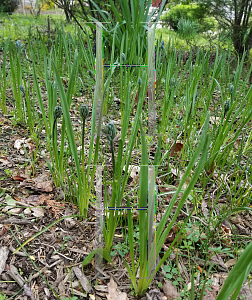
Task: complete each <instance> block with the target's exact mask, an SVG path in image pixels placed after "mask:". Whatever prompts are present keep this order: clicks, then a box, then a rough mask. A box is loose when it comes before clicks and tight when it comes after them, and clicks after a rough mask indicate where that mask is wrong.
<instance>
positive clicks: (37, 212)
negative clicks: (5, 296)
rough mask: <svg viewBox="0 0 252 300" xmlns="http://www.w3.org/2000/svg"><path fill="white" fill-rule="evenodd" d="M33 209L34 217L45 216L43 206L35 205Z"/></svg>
mask: <svg viewBox="0 0 252 300" xmlns="http://www.w3.org/2000/svg"><path fill="white" fill-rule="evenodd" d="M31 210H32V215H33V216H34V217H37V218H39V217H44V215H45V210H44V208H42V207H34V208H32V209H31Z"/></svg>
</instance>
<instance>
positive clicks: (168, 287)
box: [163, 280, 180, 300]
mask: <svg viewBox="0 0 252 300" xmlns="http://www.w3.org/2000/svg"><path fill="white" fill-rule="evenodd" d="M163 291H164V294H165V296H166V297H167V300H174V299H176V298H178V297H180V294H179V292H178V291H177V288H176V287H175V285H173V284H172V282H171V281H169V280H165V283H164V284H163Z"/></svg>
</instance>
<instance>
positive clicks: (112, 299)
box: [107, 277, 129, 300]
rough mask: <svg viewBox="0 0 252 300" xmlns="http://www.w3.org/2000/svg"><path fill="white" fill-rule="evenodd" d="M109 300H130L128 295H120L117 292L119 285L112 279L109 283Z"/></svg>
mask: <svg viewBox="0 0 252 300" xmlns="http://www.w3.org/2000/svg"><path fill="white" fill-rule="evenodd" d="M107 299H108V300H128V299H129V298H128V297H127V294H126V293H124V292H123V293H120V292H118V291H117V284H116V282H115V281H114V279H113V278H112V277H111V278H110V282H109V283H108V295H107Z"/></svg>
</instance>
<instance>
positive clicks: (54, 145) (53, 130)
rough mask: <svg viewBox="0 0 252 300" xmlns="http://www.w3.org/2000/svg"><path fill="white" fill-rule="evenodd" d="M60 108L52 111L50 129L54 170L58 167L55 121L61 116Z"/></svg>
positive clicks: (56, 107)
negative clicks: (51, 126)
mask: <svg viewBox="0 0 252 300" xmlns="http://www.w3.org/2000/svg"><path fill="white" fill-rule="evenodd" d="M62 114H63V113H62V108H61V107H60V106H58V105H57V106H55V108H54V110H53V116H54V121H53V129H52V140H53V149H54V156H55V163H56V168H57V167H58V163H59V160H58V147H57V121H58V119H59V118H60V117H61V116H62Z"/></svg>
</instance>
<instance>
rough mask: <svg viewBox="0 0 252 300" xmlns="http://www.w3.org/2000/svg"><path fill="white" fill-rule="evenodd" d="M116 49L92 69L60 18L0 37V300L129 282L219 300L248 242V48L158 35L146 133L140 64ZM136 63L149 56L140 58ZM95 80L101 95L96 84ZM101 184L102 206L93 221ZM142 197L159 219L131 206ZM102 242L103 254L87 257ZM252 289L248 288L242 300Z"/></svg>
mask: <svg viewBox="0 0 252 300" xmlns="http://www.w3.org/2000/svg"><path fill="white" fill-rule="evenodd" d="M125 40H126V38H125ZM141 46H142V45H141ZM125 50H128V49H127V44H123V45H122V48H121V52H120V54H119V55H117V54H116V52H115V51H114V48H113V47H112V53H106V52H104V61H105V62H106V63H108V64H111V65H110V67H107V68H105V67H104V69H103V71H104V73H103V78H101V77H99V76H98V75H99V73H98V71H97V68H99V62H101V61H102V60H101V55H100V54H99V53H97V52H95V44H94V42H92V41H91V40H90V38H89V35H88V31H86V33H85V34H81V33H80V32H78V33H77V34H76V35H74V34H71V33H70V34H68V33H67V32H66V31H65V30H63V29H62V28H60V27H57V26H56V29H54V28H51V31H50V38H49V37H48V31H44V32H39V31H35V32H34V31H31V32H30V33H29V34H28V39H27V40H26V41H25V40H22V41H19V40H18V41H17V40H15V41H13V40H5V43H4V44H3V48H2V51H1V119H0V122H1V143H0V149H1V160H0V163H1V165H0V178H1V198H0V199H1V215H0V226H1V228H0V229H1V233H0V247H1V248H0V250H1V252H0V253H1V258H2V261H3V262H4V263H3V266H2V265H0V267H1V268H0V271H1V282H0V284H1V290H2V291H3V292H4V293H5V295H7V299H10V298H12V299H25V297H28V298H29V297H30V298H31V299H35V298H42V299H59V298H60V299H64V298H67V299H72V300H73V299H85V298H86V297H89V298H90V299H96V298H97V299H103V298H106V297H107V299H115V298H118V297H119V298H122V299H127V297H128V298H129V299H135V298H136V291H138V296H139V295H140V296H141V297H142V298H143V297H145V298H146V299H150V298H151V299H161V298H162V299H189V298H190V297H191V299H200V298H202V297H203V299H205V300H206V299H215V298H216V297H217V294H218V293H219V291H220V289H221V287H222V285H223V283H224V281H225V280H226V278H227V276H228V273H229V271H230V270H231V269H232V267H233V266H234V264H235V263H236V261H237V259H238V258H239V257H240V255H241V253H242V252H243V250H244V248H245V247H246V246H247V245H248V244H249V242H250V241H251V228H252V225H251V212H250V202H251V196H252V195H251V191H252V190H251V181H252V180H251V178H252V174H251V157H252V156H251V150H252V149H251V139H252V135H251V116H252V111H251V101H252V89H251V83H250V82H249V78H250V73H251V68H250V69H249V68H248V66H247V65H246V64H245V62H244V59H245V57H243V59H242V60H239V61H237V60H236V58H235V57H234V56H233V55H232V53H231V52H230V51H220V52H218V51H216V52H214V53H213V52H207V51H202V50H201V51H200V50H199V51H197V52H195V51H191V52H189V51H185V52H184V51H183V52H182V51H179V50H176V49H175V47H174V44H173V43H172V42H168V43H167V42H165V43H163V42H162V41H161V39H157V40H156V48H155V50H156V106H155V109H156V112H157V117H156V122H157V123H156V124H157V128H156V129H157V130H158V135H155V136H151V135H150V134H149V135H147V134H143V133H144V132H145V133H146V132H148V131H147V126H148V125H149V124H148V123H147V120H148V118H149V120H150V118H151V116H150V114H147V112H148V109H147V104H148V100H147V98H146V92H147V83H148V82H147V70H146V69H144V68H134V67H128V66H127V67H125V68H123V67H119V64H121V65H124V64H125V65H126V64H127V59H128V58H127V56H126V55H125V54H124V53H127V52H126V51H125ZM137 50H138V51H139V50H140V49H137ZM132 51H133V50H132ZM136 53H141V51H139V52H137V51H136ZM95 56H96V60H95ZM133 59H135V58H134V57H133ZM137 59H139V60H140V61H141V63H146V62H147V56H144V54H143V53H142V56H140V55H139V56H138V57H137V56H136V60H137ZM115 62H116V63H115ZM95 64H96V70H95ZM95 76H96V77H95ZM102 82H103V85H102V87H103V91H104V95H105V96H104V97H103V98H100V99H101V100H102V101H101V103H99V102H96V101H97V99H98V100H99V92H101V91H99V90H97V89H96V90H95V88H94V86H95V83H96V86H97V87H99V84H101V83H102ZM95 91H96V93H97V94H96V93H95ZM97 97H98V98H97ZM149 97H150V96H149ZM97 104H99V105H100V106H99V107H100V108H103V116H102V119H101V118H100V117H99V115H98V117H97V110H95V109H97V107H98V106H97ZM98 112H99V110H98ZM62 113H63V116H62ZM96 121H98V122H96ZM99 133H100V134H99ZM99 163H100V165H103V169H99V168H98V167H96V165H97V164H98V165H99ZM147 166H149V169H148V167H147ZM151 170H152V171H151ZM153 170H154V171H153ZM99 172H101V173H102V174H103V176H102V177H101V173H99ZM151 174H152V175H151ZM153 174H154V175H155V176H154V175H153ZM99 176H100V177H99ZM99 178H101V181H102V183H103V184H102V185H99ZM94 183H95V184H94ZM99 193H100V194H102V195H103V203H104V206H105V207H107V206H108V205H109V206H110V210H106V211H104V214H105V216H104V221H103V222H102V223H99V222H98V220H99V216H100V215H99V205H98V202H97V201H98V199H99ZM155 193H156V194H155ZM155 195H156V196H155ZM148 197H149V198H148ZM148 199H154V201H152V202H151V201H150V202H148V205H149V208H150V207H151V208H152V211H153V212H154V211H155V214H151V210H150V211H148V213H147V212H146V211H145V210H139V209H138V208H139V207H140V208H144V207H146V206H147V200H148ZM95 200H96V202H95ZM100 204H101V203H100ZM151 205H154V206H151ZM113 207H118V208H121V207H128V208H129V207H133V208H134V209H133V210H132V211H131V210H126V209H121V210H112V209H111V208H113ZM136 208H137V209H136ZM101 211H102V207H101ZM79 214H80V215H82V218H80V217H78V215H79ZM154 215H155V218H154ZM83 216H84V217H85V218H84V219H83ZM147 218H154V219H151V220H149V219H148V224H149V226H150V224H151V225H153V226H154V225H155V226H156V240H155V243H152V245H156V250H157V254H156V253H155V254H154V253H153V252H152V251H154V250H153V249H155V247H151V248H150V243H149V246H148V244H147V243H146V241H147V234H148V238H149V239H148V240H149V241H151V238H150V237H151V236H152V237H154V236H153V233H151V232H150V231H147V230H145V228H144V227H146V224H147ZM101 219H103V218H101ZM143 220H144V221H143ZM153 220H155V222H154V221H153ZM143 224H144V226H143ZM98 225H99V226H98ZM154 229H155V228H154ZM99 242H100V244H102V246H103V247H104V248H105V249H106V251H103V256H104V258H105V259H104V261H103V263H102V262H101V261H100V263H98V262H99V255H98V254H99V251H97V250H96V256H94V252H93V251H94V249H99V248H98V247H97V244H96V243H99ZM22 244H23V246H22V247H21V245H22ZM142 245H144V247H143V246H142ZM148 247H149V248H148ZM147 250H148V251H147ZM147 252H148V253H149V254H150V253H152V254H153V255H152V256H150V255H149V257H148V258H149V259H148V262H149V264H151V263H153V261H151V259H150V257H155V256H156V257H155V258H156V259H157V264H159V263H160V268H159V269H158V270H157V272H156V274H154V275H155V276H153V278H152V280H150V282H149V285H148V284H147V280H149V279H150V277H151V276H152V275H151V274H148V273H146V270H147V269H146V268H147V267H146V262H147V259H146V257H147ZM92 255H93V256H92ZM91 256H92V257H91ZM138 261H139V264H137V262H138ZM83 262H84V263H83ZM237 274H239V273H237ZM237 277H238V275H237ZM111 278H112V279H111ZM192 278H194V280H192ZM249 279H250V278H249ZM248 282H249V281H248ZM119 291H121V293H119ZM146 291H147V293H148V294H146V295H145V292H146ZM161 292H162V293H161ZM125 293H126V294H125ZM144 295H145V296H144ZM242 295H244V296H242ZM250 296H251V293H250V291H249V284H248V283H245V285H244V286H243V287H242V291H241V294H240V298H241V299H242V297H243V299H250V298H249V297H250ZM74 297H76V298H74ZM165 297H166V298H165ZM244 297H245V298H244ZM246 297H247V298H246ZM222 299H224V298H222Z"/></svg>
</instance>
